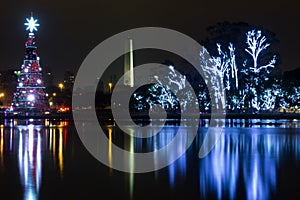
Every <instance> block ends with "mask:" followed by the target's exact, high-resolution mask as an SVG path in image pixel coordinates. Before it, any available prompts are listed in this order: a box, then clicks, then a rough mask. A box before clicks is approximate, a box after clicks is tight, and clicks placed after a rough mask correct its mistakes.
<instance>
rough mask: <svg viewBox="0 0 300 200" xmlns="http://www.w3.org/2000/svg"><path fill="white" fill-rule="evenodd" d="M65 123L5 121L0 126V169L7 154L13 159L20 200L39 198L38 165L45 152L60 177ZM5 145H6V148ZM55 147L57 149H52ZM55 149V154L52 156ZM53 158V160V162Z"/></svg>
mask: <svg viewBox="0 0 300 200" xmlns="http://www.w3.org/2000/svg"><path fill="white" fill-rule="evenodd" d="M67 125H68V123H67V122H63V121H62V122H57V123H56V122H52V121H49V120H30V119H27V120H5V121H4V122H3V124H2V125H0V130H1V132H0V169H1V170H9V169H7V168H6V166H5V164H4V161H5V155H6V154H7V153H8V151H6V149H5V146H9V155H10V156H11V157H14V158H17V160H18V170H19V175H20V181H21V185H22V187H23V199H25V200H29V199H30V200H31V199H38V198H39V190H40V188H41V181H42V169H43V166H42V163H43V162H42V161H43V155H45V153H47V150H50V151H52V153H53V157H54V162H55V160H57V161H58V166H59V170H60V172H61V174H63V151H64V147H65V145H66V143H65V142H66V134H67V132H66V131H67V129H63V128H62V127H65V126H67ZM7 143H9V144H7ZM56 145H58V146H56ZM56 149H58V152H57V154H56V152H55V151H56ZM56 157H57V159H56Z"/></svg>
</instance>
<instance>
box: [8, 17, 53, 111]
mask: <svg viewBox="0 0 300 200" xmlns="http://www.w3.org/2000/svg"><path fill="white" fill-rule="evenodd" d="M26 20H27V23H25V25H26V26H27V29H26V30H29V31H30V32H29V34H28V39H27V41H26V43H25V47H26V50H25V56H24V61H23V65H22V66H21V71H20V73H19V74H18V85H17V89H16V92H15V94H14V98H13V103H12V107H13V110H14V111H18V112H20V113H23V114H25V113H28V114H36V113H44V112H45V111H48V110H49V104H48V100H47V97H46V94H45V91H44V90H45V86H44V81H43V78H42V68H41V67H40V63H39V60H40V58H39V57H38V55H37V52H36V49H37V47H36V46H35V36H34V33H33V31H34V30H37V28H36V27H37V26H39V24H37V23H36V22H37V20H35V19H34V18H33V17H31V18H30V19H26Z"/></svg>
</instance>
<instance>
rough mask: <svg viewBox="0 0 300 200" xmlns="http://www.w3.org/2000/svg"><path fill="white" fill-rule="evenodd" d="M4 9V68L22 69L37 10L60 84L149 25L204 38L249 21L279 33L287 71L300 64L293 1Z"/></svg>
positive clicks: (43, 44)
mask: <svg viewBox="0 0 300 200" xmlns="http://www.w3.org/2000/svg"><path fill="white" fill-rule="evenodd" d="M2 7H3V8H5V9H3V11H2V12H1V13H0V16H1V17H0V24H1V26H2V31H1V32H0V37H1V38H2V48H1V50H0V55H1V59H0V70H6V69H18V68H20V66H21V64H22V59H23V55H24V50H25V47H24V42H25V41H26V39H27V31H26V30H25V26H24V22H25V19H26V17H29V16H30V13H31V12H33V15H34V17H35V18H37V19H38V20H39V21H38V22H39V23H40V27H39V29H38V31H37V32H36V33H35V34H36V38H37V46H38V54H39V56H40V57H41V66H42V68H44V69H45V68H47V67H49V68H50V69H52V72H53V74H54V75H55V80H54V81H55V82H56V83H57V82H58V81H59V80H62V78H63V74H64V72H65V71H67V70H71V71H73V72H74V73H76V71H77V69H78V68H79V67H80V65H81V63H82V62H83V60H84V58H85V57H86V56H87V55H88V53H89V52H90V51H91V50H92V49H93V48H94V47H95V46H96V45H98V44H99V43H101V42H102V41H104V40H105V39H107V38H108V37H110V36H113V35H114V34H117V33H119V32H121V31H125V30H128V29H131V28H137V27H145V26H157V27H165V28H170V29H174V30H177V31H180V32H182V33H184V34H187V35H189V36H191V37H192V38H194V39H196V40H198V41H200V40H203V39H205V38H206V37H207V34H208V33H207V31H206V28H207V27H209V26H213V25H215V24H216V23H218V22H224V21H229V22H245V23H248V24H249V25H252V26H257V27H262V28H265V29H267V30H269V31H271V32H273V33H275V34H276V38H277V39H278V40H279V44H278V45H277V46H276V49H278V51H277V52H278V53H279V54H280V56H281V61H282V63H281V64H280V68H281V70H282V71H288V70H293V69H296V68H298V67H300V63H299V61H298V55H299V54H300V46H299V45H300V44H299V43H298V42H297V38H298V37H299V35H300V29H299V28H298V27H297V26H296V25H297V24H298V21H299V20H300V15H299V14H298V13H299V12H298V11H297V10H296V9H297V6H295V5H292V4H291V3H287V2H280V1H272V3H270V2H262V1H252V2H251V4H249V5H244V4H243V5H241V4H240V2H238V1H234V0H233V1H227V2H213V1H205V2H204V1H203V2H199V1H197V2H196V1H192V0H188V1H184V2H173V1H168V0H167V1H163V2H161V1H151V2H139V1H130V2H128V1H127V2H122V1H120V2H119V1H112V2H111V1H109V2H99V1H92V0H88V1H85V2H84V3H82V2H80V3H78V2H72V1H63V2H59V1H48V0H47V1H43V2H39V1H35V0H33V1H26V2H21V3H18V4H16V3H14V2H4V3H2Z"/></svg>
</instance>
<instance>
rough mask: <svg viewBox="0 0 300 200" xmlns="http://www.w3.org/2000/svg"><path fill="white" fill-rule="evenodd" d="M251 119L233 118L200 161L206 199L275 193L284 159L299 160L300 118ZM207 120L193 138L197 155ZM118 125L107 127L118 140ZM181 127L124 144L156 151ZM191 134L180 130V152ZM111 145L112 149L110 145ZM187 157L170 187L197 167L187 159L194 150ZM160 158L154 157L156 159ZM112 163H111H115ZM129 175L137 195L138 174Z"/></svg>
mask: <svg viewBox="0 0 300 200" xmlns="http://www.w3.org/2000/svg"><path fill="white" fill-rule="evenodd" d="M250 121H251V122H250ZM250 121H248V122H249V123H247V122H246V121H245V120H232V125H231V126H228V124H227V125H226V127H225V129H224V133H223V134H222V135H221V137H220V139H219V141H218V143H217V144H216V146H215V148H214V149H213V151H212V152H210V154H209V155H208V156H207V157H205V158H203V159H200V160H198V165H196V166H197V167H198V175H199V176H198V177H199V196H200V197H201V198H203V199H207V198H209V199H224V198H225V199H251V200H252V199H269V198H272V197H274V194H275V193H276V186H277V179H278V177H277V176H278V175H277V174H278V170H279V166H281V163H282V162H284V161H283V160H284V159H285V158H286V157H287V155H288V156H289V158H291V159H293V160H297V161H298V162H300V157H299V156H300V135H299V134H298V133H297V130H298V129H295V127H296V126H298V123H299V121H295V120H288V121H282V120H281V121H279V120H250ZM208 122H209V121H207V122H206V121H201V128H200V129H199V134H198V136H197V138H196V139H195V143H194V145H195V146H196V148H195V146H194V150H192V151H191V152H192V154H195V155H193V156H197V153H198V151H199V148H200V146H201V144H202V141H203V138H204V135H205V134H204V133H205V132H206V130H207V125H206V123H208ZM229 124H230V123H229ZM241 124H244V125H241ZM245 124H246V125H245ZM247 124H248V125H247ZM249 124H251V126H250V125H249ZM279 124H280V125H279ZM278 126H279V127H278ZM290 127H292V128H290ZM115 129H116V127H114V126H109V128H108V130H109V131H108V138H109V141H112V142H113V143H114V142H116V141H117V139H116V138H117V137H115V136H112V133H113V132H114V131H115ZM176 130H177V126H176V125H175V126H171V125H170V126H166V127H165V128H164V129H162V131H161V133H160V134H159V135H158V136H157V137H151V138H148V139H147V140H143V141H142V140H141V139H140V138H133V137H130V139H127V140H125V141H124V143H127V148H126V149H128V151H130V152H145V149H146V150H149V151H151V150H157V149H159V148H161V147H162V146H165V145H167V144H168V143H169V142H171V141H172V139H173V138H174V136H175V134H176ZM132 131H134V130H132ZM149 131H151V128H150V129H149ZM114 133H115V132H114ZM115 134H120V133H115ZM137 134H138V133H137ZM189 139H191V138H189V137H188V134H182V135H181V144H180V145H179V146H178V150H179V151H180V150H181V149H182V148H184V147H185V145H186V143H187V141H188V140H189ZM125 147H126V146H125ZM109 148H111V146H110V145H109ZM133 148H134V151H133ZM192 148H193V147H192ZM195 149H196V150H195ZM173 153H174V152H173ZM173 153H172V152H168V154H167V156H168V159H170V160H172V156H173ZM108 154H109V157H110V160H111V157H112V156H113V155H112V152H111V149H109V150H108ZM187 157H188V154H184V155H183V156H182V157H181V158H180V159H178V160H177V161H176V162H174V163H173V164H171V165H169V166H168V167H167V169H168V171H167V173H168V177H169V187H170V189H171V190H172V189H174V190H175V189H176V187H175V186H176V183H177V182H178V184H181V183H182V181H185V179H186V178H187V177H186V176H187V174H188V168H189V169H191V168H193V167H195V165H194V164H192V166H191V167H189V166H188V164H187V159H190V157H191V155H189V158H187ZM156 160H157V159H156V158H154V162H155V161H156ZM110 164H111V166H112V163H111V162H110ZM130 166H131V167H132V168H134V160H130ZM158 174H159V173H157V172H156V173H155V174H154V175H155V176H156V177H157V176H159V175H158ZM125 176H127V175H125ZM128 176H129V184H128V185H129V186H130V188H129V189H130V197H132V194H133V187H134V174H132V173H130V174H129V175H128ZM176 181H177V182H176Z"/></svg>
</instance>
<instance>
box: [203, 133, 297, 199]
mask: <svg viewBox="0 0 300 200" xmlns="http://www.w3.org/2000/svg"><path fill="white" fill-rule="evenodd" d="M284 132H285V133H287V134H284ZM296 133H297V132H296V131H294V132H293V134H290V133H288V131H287V130H286V129H269V128H265V129H263V128H259V129H257V128H252V129H238V128H231V129H225V133H224V134H223V135H222V136H221V138H220V140H219V142H218V143H217V145H216V146H215V148H214V149H213V151H212V152H211V154H210V155H209V156H207V157H206V158H204V159H203V160H200V161H199V163H200V167H199V180H200V194H201V196H202V197H204V198H207V197H208V196H213V197H214V198H216V199H221V198H229V199H236V198H237V196H241V197H239V198H242V199H245V198H246V199H269V198H270V197H271V196H272V194H274V192H275V189H276V180H277V171H278V166H279V164H280V162H281V160H282V159H284V155H286V154H288V155H292V157H293V159H296V160H299V153H300V146H299V144H300V135H297V134H296ZM242 190H244V191H245V194H243V195H241V194H239V191H242Z"/></svg>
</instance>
